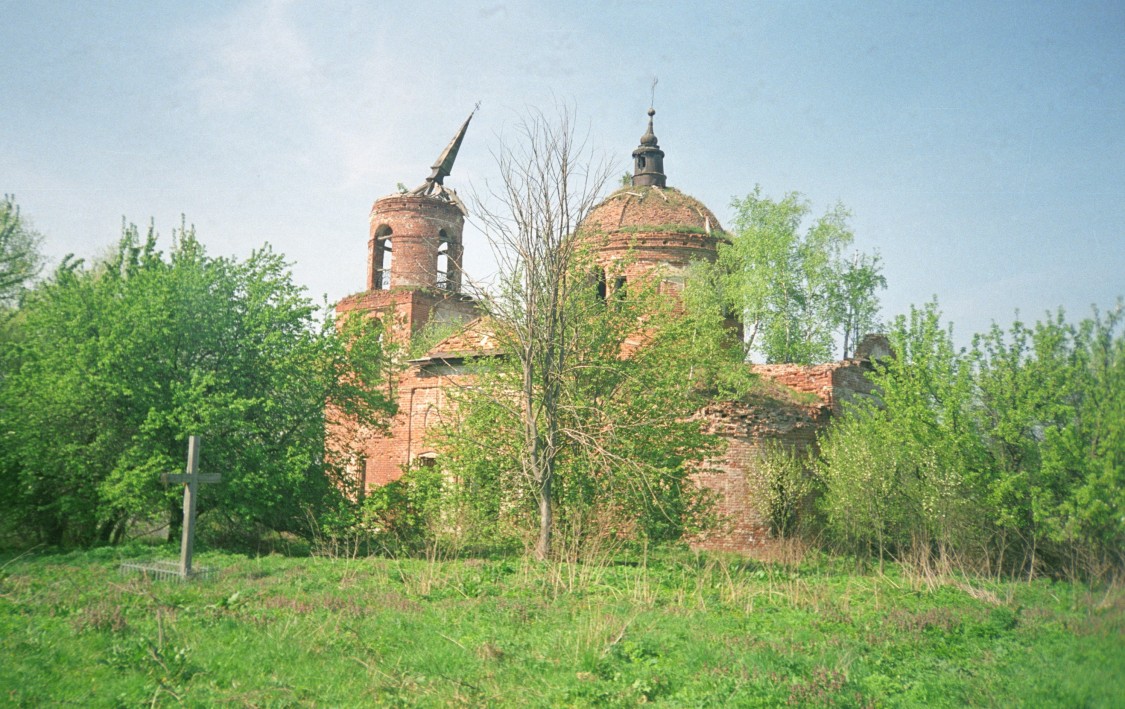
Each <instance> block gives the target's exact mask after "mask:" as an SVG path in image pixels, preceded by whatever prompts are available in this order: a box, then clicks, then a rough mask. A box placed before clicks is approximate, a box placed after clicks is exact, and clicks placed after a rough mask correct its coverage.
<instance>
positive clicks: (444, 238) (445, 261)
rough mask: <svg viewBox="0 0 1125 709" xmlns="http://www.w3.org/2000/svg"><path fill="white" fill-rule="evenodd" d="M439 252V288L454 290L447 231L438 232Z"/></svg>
mask: <svg viewBox="0 0 1125 709" xmlns="http://www.w3.org/2000/svg"><path fill="white" fill-rule="evenodd" d="M438 240H439V243H438V252H437V287H438V288H442V289H445V290H452V289H453V273H452V272H451V271H450V268H449V263H450V262H449V235H448V234H446V233H445V229H442V230H441V231H439V232H438Z"/></svg>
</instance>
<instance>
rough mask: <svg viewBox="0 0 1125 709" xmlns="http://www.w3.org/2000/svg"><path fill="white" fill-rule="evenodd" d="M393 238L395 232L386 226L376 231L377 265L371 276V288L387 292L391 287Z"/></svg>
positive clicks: (374, 264)
mask: <svg viewBox="0 0 1125 709" xmlns="http://www.w3.org/2000/svg"><path fill="white" fill-rule="evenodd" d="M391 236H393V232H392V231H391V228H390V227H389V226H387V225H386V224H383V225H382V226H380V227H379V228H378V229H376V230H375V263H373V264H372V268H373V269H374V272H373V273H372V274H371V288H372V289H373V290H386V289H388V288H390V287H391Z"/></svg>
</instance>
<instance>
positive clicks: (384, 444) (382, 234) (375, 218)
mask: <svg viewBox="0 0 1125 709" xmlns="http://www.w3.org/2000/svg"><path fill="white" fill-rule="evenodd" d="M474 113H475V110H474ZM472 118H473V114H469V117H468V118H467V119H465V122H464V123H463V124H461V128H460V129H459V130H458V131H457V134H456V135H455V136H453V140H452V141H450V143H449V145H448V146H446V148H445V150H444V151H443V152H442V154H441V155H440V156H439V157H438V159H437V162H435V163H434V165H433V171H432V173H431V174H430V176H429V177H427V178H426V181H425V182H424V183H423V184H422V185H421V186H420V187H418V188H416V189H414V190H412V191H410V192H402V193H399V194H393V195H388V196H386V197H380V198H379V199H377V200H375V204H374V205H373V206H372V208H371V216H370V222H369V228H368V239H367V281H366V284H365V285H366V288H365V289H364V290H363V291H361V292H359V293H355V294H353V295H350V296H348V297H346V298H344V299H343V300H341V301H340V302H339V303H337V304H336V315H337V318H338V319H342V318H343V317H344V316H346V315H348V314H353V313H356V314H362V315H364V316H369V317H375V318H379V319H380V320H382V322H383V325H384V327H385V328H386V332H387V335H388V337H389V339H391V340H392V341H397V342H399V343H403V344H405V343H407V342H409V340H410V338H411V336H412V335H414V334H416V333H417V332H418V331H419V330H421V329H422V328H423V327H425V325H426V324H427V323H431V322H433V323H448V324H450V325H456V324H460V323H465V322H468V321H469V320H472V319H473V318H475V317H477V315H479V313H478V312H477V306H476V303H475V301H473V299H472V298H470V297H468V296H467V295H464V294H463V293H462V292H461V286H462V271H461V267H462V260H461V259H462V256H463V254H464V248H463V246H462V241H461V237H462V231H463V229H464V226H465V208H464V205H462V203H461V200H460V199H458V198H457V194H456V193H455V192H454V191H453V190H452V189H449V188H447V187H445V185H444V180H445V178H446V177H448V176H449V173H450V172H451V171H452V169H453V162H454V160H456V159H457V152H458V151H459V150H460V149H461V141H462V140H464V138H465V131H466V130H467V129H468V127H469V121H471V120H472ZM394 376H395V379H394V382H393V383H389V384H388V385H387V392H388V393H389V394H390V396H391V397H392V398H393V399H394V401H395V403H396V404H397V406H398V412H397V413H396V414H395V415H394V416H393V417H392V418H391V420H390V421H389V422H388V426H389V428H388V430H387V431H384V432H381V431H372V430H368V429H367V428H365V427H364V426H361V425H358V424H357V422H355V421H352V420H350V419H348V418H347V417H346V416H344V415H342V413H341V412H339V411H336V410H334V409H332V408H331V407H330V409H329V411H328V419H329V421H328V438H329V448H330V450H331V455H332V456H335V457H337V459H338V460H340V461H341V462H342V463H343V464H344V465H345V466H346V469H348V470H349V472H350V475H351V476H353V478H352V479H353V480H354V481H355V483H356V494H358V495H363V494H364V491H365V490H366V489H367V488H369V487H371V486H374V485H382V484H385V483H388V482H390V481H392V480H396V479H397V478H399V477H400V476H401V475H402V472H403V469H404V468H405V466H407V465H409V464H410V463H411V461H412V460H413V459H414V458H415V457H416V456H415V451H414V450H413V448H412V441H413V440H414V439H413V438H412V432H413V428H414V425H415V424H416V422H417V421H419V420H421V421H422V422H423V423H424V421H425V420H426V415H427V414H428V412H429V411H430V410H431V409H434V407H435V406H436V405H437V403H439V402H437V399H438V398H440V397H439V396H435V392H438V390H437V389H433V381H428V382H419V381H418V377H417V376H416V372H414V370H413V369H412V368H406V369H405V370H404V371H402V372H401V373H398V374H395V375H394ZM424 385H425V386H424ZM431 399H432V400H433V401H431ZM422 428H423V429H424V425H423V426H422ZM413 435H414V436H415V437H418V436H419V435H420V434H413ZM415 447H416V446H415Z"/></svg>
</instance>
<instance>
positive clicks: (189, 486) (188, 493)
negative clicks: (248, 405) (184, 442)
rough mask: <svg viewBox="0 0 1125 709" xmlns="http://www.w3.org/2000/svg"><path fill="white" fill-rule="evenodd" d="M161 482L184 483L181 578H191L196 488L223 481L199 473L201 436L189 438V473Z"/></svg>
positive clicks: (166, 475) (216, 476) (163, 479)
mask: <svg viewBox="0 0 1125 709" xmlns="http://www.w3.org/2000/svg"><path fill="white" fill-rule="evenodd" d="M160 479H161V481H163V482H164V483H165V484H167V483H184V535H183V538H182V541H181V542H180V576H183V577H184V578H185V579H186V578H188V577H189V576H191V548H192V543H193V542H194V539H195V496H196V486H198V485H200V484H203V483H217V482H219V481H220V480H222V476H221V475H219V474H218V473H210V474H207V475H204V474H202V473H200V472H199V436H190V437H189V438H188V462H187V471H186V472H183V473H171V474H170V473H164V474H163V475H161V476H160Z"/></svg>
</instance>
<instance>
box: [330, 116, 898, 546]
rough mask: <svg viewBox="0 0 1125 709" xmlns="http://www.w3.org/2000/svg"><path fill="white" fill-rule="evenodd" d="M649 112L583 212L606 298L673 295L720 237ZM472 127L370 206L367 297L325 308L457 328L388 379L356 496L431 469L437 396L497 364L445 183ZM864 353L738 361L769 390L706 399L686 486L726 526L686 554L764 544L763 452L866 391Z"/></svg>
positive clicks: (816, 426) (398, 326)
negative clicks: (647, 292)
mask: <svg viewBox="0 0 1125 709" xmlns="http://www.w3.org/2000/svg"><path fill="white" fill-rule="evenodd" d="M648 115H649V121H648V129H647V130H646V131H645V133H644V135H642V136H641V141H640V145H638V146H637V148H636V149H635V150H634V151H633V174H632V184H631V185H630V186H627V187H622V188H621V189H619V190H617V191H615V192H613V193H612V194H610V195H609V196H608V197H606V198H605V199H604V200H603V201H602V202H601V203H600V204H599V205H598V206H596V207H595V208H594V209H593V210H591V212H590V213H589V214H588V215H587V217H586V219H585V221H584V222H583V227H582V229H583V230H586V229H590V230H594V231H597V232H598V233H599V234H604V235H605V237H606V238H604V239H603V240H600V241H599V245H598V247H597V248H596V254H595V258H596V260H597V262H598V266H599V267H600V269H599V272H600V273H603V274H611V275H610V277H609V278H607V279H604V280H602V281H601V282H599V283H598V285H597V287H598V288H599V289H602V292H603V293H608V294H612V292H613V291H614V290H616V289H621V288H625V287H626V286H627V283H628V282H629V281H630V280H632V279H635V278H639V277H642V276H643V275H644V274H646V273H651V272H654V271H656V270H657V269H659V270H658V272H659V273H660V277H661V278H662V279H663V282H664V287H662V288H661V292H665V293H668V294H669V297H676V296H675V295H674V293H676V292H677V291H678V290H679V289H680V288H681V287H682V285H683V277H684V272H685V270H686V269H687V267H688V265H689V264H690V263H691V262H692V261H697V260H700V259H706V260H708V261H714V260H715V258H716V254H717V251H716V248H717V244H718V243H719V240H720V239H721V238H723V237H722V235H723V230H722V227H721V226H720V225H719V221H718V219H717V218H716V217H715V215H714V213H713V212H712V211H711V210H710V209H708V208H707V207H706V206H705V205H703V204H702V203H701V202H699V201H698V200H696V199H694V198H692V197H690V196H688V195H687V194H685V193H683V192H680V191H679V190H678V189H676V188H674V187H668V186H667V176H666V175H665V173H664V155H665V154H664V151H663V150H661V149H660V147H659V145H658V142H657V138H656V135H655V133H654V132H653V115H654V111H652V110H651V109H650V110H649V112H648ZM471 120H472V116H471V115H470V116H469V118H468V119H467V120H466V121H465V123H464V124H463V125H462V126H461V128H460V130H458V132H457V134H456V136H455V137H454V138H453V140H452V141H451V142H450V144H449V146H448V147H447V148H446V149H445V151H444V152H443V153H442V155H441V157H439V159H438V161H437V162H436V163H435V164H434V166H433V172H432V174H431V175H430V177H429V178H427V180H426V182H425V183H424V184H423V185H422V186H421V187H419V188H417V189H415V190H413V191H411V192H401V193H398V194H392V195H389V196H386V197H381V198H379V199H377V200H375V204H374V205H373V206H372V208H371V215H370V229H369V233H368V241H367V282H366V288H365V289H364V290H363V291H361V292H359V293H356V294H354V295H351V296H348V297H346V298H344V299H343V300H341V301H340V302H339V303H338V304H337V306H336V312H337V314H338V315H344V314H347V313H365V314H372V315H374V316H376V317H379V318H381V319H382V320H383V322H384V324H385V326H386V328H387V330H388V332H389V333H390V336H391V337H393V338H397V339H399V340H400V341H405V340H406V339H408V338H409V337H411V336H412V335H414V334H416V333H418V332H419V331H420V330H421V329H422V328H423V327H425V326H426V325H427V324H428V323H433V322H439V323H451V324H462V327H460V328H459V329H457V330H456V331H455V334H453V335H452V336H450V337H447V338H446V339H445V340H443V341H442V342H440V343H438V344H437V345H436V346H434V347H433V348H432V349H431V350H430V351H429V352H427V353H425V355H424V356H422V357H420V358H418V359H414V360H412V361H410V362H409V363H408V366H407V367H406V368H405V370H404V371H402V372H401V374H398V375H396V376H397V381H396V382H395V386H393V387H392V391H394V394H395V398H396V400H397V404H398V411H397V413H396V415H395V416H394V417H393V419H392V421H391V422H390V427H389V430H388V431H386V432H385V433H381V434H376V435H367V436H363V437H362V438H360V439H356V440H362V443H361V447H362V449H363V456H362V457H361V458H360V459H358V462H357V464H356V467H355V474H356V476H357V477H358V481H359V483H360V488H361V489H368V488H370V487H373V486H378V485H383V484H386V483H388V482H391V481H393V480H396V479H398V478H399V477H401V476H402V475H403V473H404V471H405V470H406V468H407V467H408V466H410V465H412V464H413V465H418V464H422V465H439V464H440V463H439V462H438V461H437V452H436V451H435V450H434V449H433V447H432V446H431V445H430V444H429V442H428V441H427V431H428V430H429V429H431V428H432V426H433V425H434V424H435V423H436V422H437V421H438V417H439V416H440V415H441V412H442V411H444V410H447V407H448V404H447V400H446V399H447V396H446V395H447V392H448V391H450V388H451V387H452V386H454V385H456V384H457V382H458V381H459V380H461V378H463V377H465V376H467V374H466V370H465V367H464V365H465V363H466V362H467V361H468V360H471V359H473V358H477V357H482V356H502V353H501V352H499V351H497V350H496V348H495V343H494V342H493V340H492V338H490V337H489V332H488V328H487V327H486V326H484V325H483V324H482V321H481V320H480V319H479V318H478V315H479V311H478V308H477V305H476V303H475V302H474V301H473V299H472V298H470V297H469V296H468V295H466V294H464V293H463V292H462V258H463V255H464V249H465V246H464V242H463V240H462V234H463V229H464V225H465V217H466V212H465V209H464V207H463V205H462V204H461V202H460V200H459V199H458V198H457V195H456V193H455V192H453V191H452V190H450V189H448V188H446V187H445V186H444V178H445V177H447V176H449V174H450V172H451V170H452V167H453V162H454V160H455V159H456V157H457V152H458V151H459V150H460V147H461V143H462V140H463V139H464V137H465V132H466V129H467V128H468V126H469V122H470V121H471ZM626 255H628V258H627V259H626V258H624V257H625V256H626ZM622 264H625V265H624V266H622ZM871 349H872V348H871V347H870V346H868V347H864V346H861V347H860V349H859V351H858V353H857V357H856V358H855V359H851V360H845V361H840V362H833V363H829V364H822V365H815V366H802V365H789V364H783V365H749V364H748V365H747V366H749V367H753V369H754V371H755V372H756V373H757V374H758V375H759V376H760V377H762V378H763V380H766V381H767V382H769V383H770V386H766V387H762V388H761V389H760V391H759V393H757V394H755V395H753V396H752V397H749V398H747V399H745V400H743V401H737V402H732V401H715V402H712V403H710V404H708V405H707V406H705V407H704V408H703V409H702V410H701V411H700V415H701V416H702V417H703V418H704V420H705V421H706V422H707V426H708V428H709V430H710V431H711V432H713V433H715V434H718V435H720V436H722V437H723V438H724V439H725V440H726V442H727V446H726V449H725V452H724V453H723V455H722V456H721V458H720V459H718V460H713V461H709V464H708V465H706V466H704V467H703V468H701V471H700V472H698V473H696V474H695V475H694V476H693V477H694V480H695V482H696V484H698V485H700V486H703V487H705V488H708V489H710V490H712V491H714V492H715V493H716V496H717V499H718V501H719V511H720V513H721V514H722V515H723V516H724V517H725V518H726V524H725V525H724V527H723V529H722V531H721V532H717V533H714V534H712V535H711V536H709V537H706V538H701V539H697V540H695V541H694V544H695V545H696V546H698V547H700V548H707V549H724V550H732V551H739V550H746V549H749V548H752V547H754V546H758V545H761V544H762V543H764V542H766V541H767V540H768V539H769V530H768V525H767V524H766V519H765V516H764V513H763V510H762V508H761V505H760V504H759V503H758V501H759V500H760V496H759V495H757V494H756V487H757V485H758V484H759V483H758V482H757V481H758V480H760V477H759V476H758V475H757V474H756V472H757V469H758V468H757V466H758V464H759V460H760V455H761V450H762V447H763V444H764V443H765V442H767V441H780V442H782V443H784V444H788V445H792V446H797V447H803V446H808V445H810V444H812V443H813V442H814V441H815V438H816V435H817V432H818V431H819V430H821V429H822V428H823V427H824V426H825V425H826V424H827V422H828V420H829V419H830V417H831V416H832V415H834V414H836V413H838V412H839V409H840V405H841V403H842V402H844V401H846V400H847V399H848V398H850V397H851V396H854V395H856V394H862V393H866V392H868V391H870V385H869V383H868V382H867V380H866V378H865V377H864V376H863V374H864V371H865V370H867V369H869V368H870V366H871V365H870V357H872V356H880V355H881V354H883V352H882V351H875V352H872V351H871ZM875 349H876V350H880V349H881V348H880V347H878V346H876V347H875ZM332 435H334V436H341V435H348V436H350V437H353V438H354V437H355V435H356V432H355V431H350V432H347V433H343V429H337V430H336V431H334V432H333V433H332Z"/></svg>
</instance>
